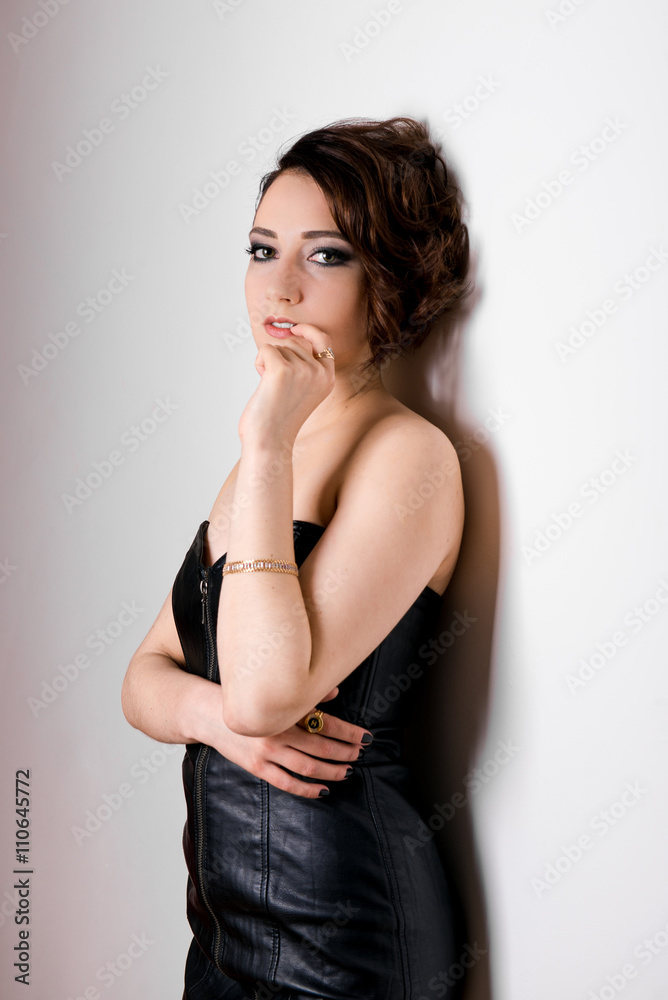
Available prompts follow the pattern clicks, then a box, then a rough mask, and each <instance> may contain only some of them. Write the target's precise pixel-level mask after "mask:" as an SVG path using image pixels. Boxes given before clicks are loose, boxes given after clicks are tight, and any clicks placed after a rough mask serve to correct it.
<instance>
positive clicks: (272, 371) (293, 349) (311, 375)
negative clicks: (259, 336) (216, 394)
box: [239, 323, 334, 446]
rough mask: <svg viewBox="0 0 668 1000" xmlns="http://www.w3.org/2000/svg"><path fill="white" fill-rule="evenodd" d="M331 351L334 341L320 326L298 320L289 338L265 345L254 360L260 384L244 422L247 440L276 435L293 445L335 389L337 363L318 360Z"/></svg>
mask: <svg viewBox="0 0 668 1000" xmlns="http://www.w3.org/2000/svg"><path fill="white" fill-rule="evenodd" d="M327 347H329V348H330V349H331V340H330V338H329V336H328V335H327V334H326V333H323V331H322V330H320V329H319V328H318V327H317V326H312V325H311V324H310V323H296V324H295V326H293V327H292V330H291V335H290V336H289V337H285V338H281V339H278V338H277V339H276V340H275V341H274V342H272V343H267V344H262V345H261V346H260V348H259V350H258V353H257V357H256V359H255V367H256V369H257V371H258V372H259V374H260V384H259V386H258V387H257V389H256V390H255V392H254V393H253V395H252V396H251V398H250V399H249V401H248V403H247V404H246V408H245V409H244V412H243V413H242V415H241V419H240V421H239V436H240V437H241V439H242V440H244V439H248V438H251V439H256V440H266V439H267V437H269V438H271V439H274V438H277V439H278V440H280V443H282V444H288V445H289V446H292V444H293V443H294V440H295V438H296V436H297V433H298V432H299V429H300V428H301V426H302V424H303V423H304V421H305V420H306V418H307V417H309V416H310V414H311V413H312V412H313V411H314V410H315V408H316V407H317V406H319V404H320V403H322V401H323V400H324V399H326V397H327V396H328V395H329V393H330V392H331V391H332V389H333V387H334V361H333V359H332V358H316V356H315V355H316V354H318V353H320V352H321V351H324V350H325V348H327Z"/></svg>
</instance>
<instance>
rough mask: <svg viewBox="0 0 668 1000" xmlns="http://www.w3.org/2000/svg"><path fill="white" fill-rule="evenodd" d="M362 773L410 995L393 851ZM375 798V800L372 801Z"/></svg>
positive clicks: (365, 772) (370, 780)
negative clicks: (395, 921)
mask: <svg viewBox="0 0 668 1000" xmlns="http://www.w3.org/2000/svg"><path fill="white" fill-rule="evenodd" d="M361 773H362V775H363V780H364V791H365V794H366V799H367V803H368V805H369V813H370V814H371V818H372V820H373V825H374V828H375V830H376V836H377V837H378V846H379V848H380V853H381V856H382V858H383V867H384V868H385V875H386V877H387V882H388V886H389V889H390V897H391V900H392V909H393V910H394V914H395V917H396V920H397V937H398V938H399V942H398V943H399V955H400V959H401V973H402V979H403V985H404V997H409V996H410V993H409V992H408V991H409V988H410V970H409V962H408V947H407V944H406V915H405V914H404V912H403V909H402V907H401V899H400V896H399V894H398V893H397V886H396V873H395V871H394V865H393V862H392V852H391V850H390V847H389V843H388V841H387V837H386V835H385V828H384V826H383V824H382V822H381V821H380V817H379V813H378V808H377V803H376V797H375V789H374V786H373V776H372V774H371V772H370V771H369V770H368V769H362V772H361ZM372 800H373V801H372Z"/></svg>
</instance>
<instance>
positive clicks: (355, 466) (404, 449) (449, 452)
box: [344, 399, 461, 492]
mask: <svg viewBox="0 0 668 1000" xmlns="http://www.w3.org/2000/svg"><path fill="white" fill-rule="evenodd" d="M379 469H384V470H385V472H386V477H387V479H388V480H391V481H394V482H395V483H400V482H404V483H405V484H406V485H408V486H410V485H413V486H420V484H421V480H422V478H423V476H424V475H429V473H430V472H431V473H435V472H436V471H437V470H439V471H440V472H441V473H442V475H443V476H444V477H445V478H446V479H447V480H448V482H449V483H450V484H451V486H452V487H455V488H457V487H458V488H459V489H461V471H460V466H459V458H458V457H457V452H456V451H455V448H454V446H453V444H452V442H451V441H450V439H449V438H448V436H447V435H446V434H445V433H444V432H443V431H442V430H441V429H440V427H437V426H436V425H435V424H432V423H431V422H430V421H429V420H427V419H426V418H425V417H422V416H420V414H418V413H415V412H414V411H413V410H410V409H409V408H408V407H407V406H404V405H403V404H402V403H400V402H399V401H398V400H394V399H393V400H392V402H391V404H390V405H389V406H387V408H385V409H384V411H383V412H382V413H381V414H380V415H378V416H377V417H376V419H374V420H373V421H372V422H370V424H369V425H368V426H367V428H366V429H365V430H364V432H363V433H362V434H361V435H360V437H359V439H358V442H357V446H356V448H355V451H354V454H353V456H352V461H351V463H350V467H349V469H348V470H347V476H346V477H345V480H344V486H345V481H346V480H349V479H350V478H351V477H352V476H357V475H359V474H360V473H362V472H363V471H365V470H369V471H374V472H378V470H379ZM383 478H385V476H384V477H383ZM437 478H438V479H439V480H440V478H441V477H440V476H438V477H437ZM423 492H429V489H428V487H423Z"/></svg>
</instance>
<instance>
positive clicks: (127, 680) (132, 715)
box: [121, 662, 139, 729]
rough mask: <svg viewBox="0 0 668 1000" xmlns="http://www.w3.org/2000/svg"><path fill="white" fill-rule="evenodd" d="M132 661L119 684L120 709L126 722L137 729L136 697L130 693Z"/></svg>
mask: <svg viewBox="0 0 668 1000" xmlns="http://www.w3.org/2000/svg"><path fill="white" fill-rule="evenodd" d="M131 670H132V662H131V663H130V666H129V667H128V671H127V673H126V675H125V677H124V679H123V684H122V686H121V710H122V712H123V715H124V716H125V719H126V721H127V722H129V723H130V725H131V726H132V728H133V729H138V728H139V726H138V720H137V713H136V705H135V702H136V699H135V698H134V697H133V693H132V678H131Z"/></svg>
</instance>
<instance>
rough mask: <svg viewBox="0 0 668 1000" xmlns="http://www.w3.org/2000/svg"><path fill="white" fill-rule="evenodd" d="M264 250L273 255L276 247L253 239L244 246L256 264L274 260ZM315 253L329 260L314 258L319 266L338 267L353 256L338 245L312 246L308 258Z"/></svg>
mask: <svg viewBox="0 0 668 1000" xmlns="http://www.w3.org/2000/svg"><path fill="white" fill-rule="evenodd" d="M265 252H268V253H269V254H272V255H273V254H275V253H276V248H275V247H272V246H269V245H268V244H266V243H258V242H254V241H251V244H250V246H248V247H246V253H247V254H249V255H250V258H251V260H252V261H255V262H256V263H258V264H262V263H265V262H267V261H270V260H274V257H273V256H262V255H263V254H264V253H265ZM316 255H322V256H325V257H328V258H329V260H314V261H313V263H314V264H317V265H318V266H319V267H338V266H340V265H341V264H346V263H348V261H350V260H352V257H353V255H352V253H349V252H348V251H346V250H343V249H341V248H340V247H334V246H320V247H314V248H313V250H311V252H310V254H309V260H310V259H311V258H312V257H314V256H316Z"/></svg>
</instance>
